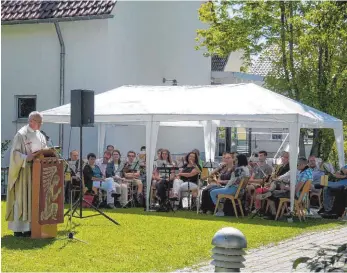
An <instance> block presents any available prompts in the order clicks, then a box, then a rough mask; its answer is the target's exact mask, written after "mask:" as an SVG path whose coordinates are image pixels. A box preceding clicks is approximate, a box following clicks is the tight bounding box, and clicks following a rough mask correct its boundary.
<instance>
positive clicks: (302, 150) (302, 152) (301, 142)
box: [299, 129, 306, 158]
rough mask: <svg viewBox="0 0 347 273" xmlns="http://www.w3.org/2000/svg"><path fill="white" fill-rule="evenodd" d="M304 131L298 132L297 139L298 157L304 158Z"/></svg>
mask: <svg viewBox="0 0 347 273" xmlns="http://www.w3.org/2000/svg"><path fill="white" fill-rule="evenodd" d="M304 139H305V131H304V130H302V129H301V130H300V138H299V157H305V158H306V150H305V142H304Z"/></svg>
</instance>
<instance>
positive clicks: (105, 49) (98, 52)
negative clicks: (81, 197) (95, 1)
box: [1, 1, 210, 155]
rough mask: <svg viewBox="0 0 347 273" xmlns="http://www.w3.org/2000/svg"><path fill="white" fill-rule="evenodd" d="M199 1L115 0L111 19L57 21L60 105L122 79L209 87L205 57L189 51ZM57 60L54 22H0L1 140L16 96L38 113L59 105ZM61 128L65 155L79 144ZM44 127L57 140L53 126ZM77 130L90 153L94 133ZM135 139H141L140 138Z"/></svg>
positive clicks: (9, 132)
mask: <svg viewBox="0 0 347 273" xmlns="http://www.w3.org/2000/svg"><path fill="white" fill-rule="evenodd" d="M199 6H200V2H198V1H191V2H189V1H180V2H179V1H173V2H165V1H163V2H160V1H153V2H144V1H139V2H133V1H120V2H117V4H116V7H115V8H114V11H113V14H114V16H115V17H114V18H113V19H108V20H93V21H79V22H62V23H60V26H61V32H62V36H63V38H64V42H65V50H66V56H65V59H66V67H65V96H64V100H65V103H68V102H70V90H71V89H77V88H78V89H80V88H85V89H91V90H95V92H96V94H97V93H100V92H104V91H107V90H109V89H112V88H115V87H118V86H121V85H124V84H134V85H136V84H148V85H163V83H162V79H163V78H164V77H165V78H168V79H176V80H177V81H178V84H179V85H183V84H190V85H197V84H209V83H210V60H209V58H205V57H203V56H202V52H198V51H195V49H194V46H195V41H194V38H195V35H196V29H198V28H202V27H203V25H202V24H201V23H200V22H199V20H198V13H197V10H198V8H199ZM59 58H60V45H59V40H58V37H57V34H56V32H55V28H54V25H53V24H34V25H15V26H2V61H1V62H2V84H1V87H2V105H1V106H2V111H1V113H2V117H1V129H2V133H1V137H2V139H3V140H5V139H12V137H13V135H14V134H15V132H16V131H17V129H18V128H19V127H20V125H17V126H16V123H14V122H13V120H14V118H15V112H14V107H13V106H14V104H15V98H14V96H15V95H24V94H27V95H37V109H38V110H46V109H50V108H52V107H56V106H58V105H59ZM168 84H170V83H168ZM21 125H22V124H21ZM64 128H65V129H64V132H65V134H64V140H65V141H64V154H65V155H67V150H68V148H70V150H71V149H79V130H78V128H73V129H72V130H70V127H69V126H64ZM42 129H43V130H44V131H46V132H47V133H48V135H50V136H51V137H52V139H53V142H54V143H55V144H57V143H58V125H52V124H44V126H43V128H42ZM83 130H84V140H83V141H84V144H85V145H84V154H86V153H87V152H96V151H97V130H96V129H93V128H85V129H83ZM70 131H71V137H70ZM173 140H174V136H173ZM139 141H140V142H143V143H145V139H143V141H142V137H141V139H140V138H139ZM69 142H70V144H69Z"/></svg>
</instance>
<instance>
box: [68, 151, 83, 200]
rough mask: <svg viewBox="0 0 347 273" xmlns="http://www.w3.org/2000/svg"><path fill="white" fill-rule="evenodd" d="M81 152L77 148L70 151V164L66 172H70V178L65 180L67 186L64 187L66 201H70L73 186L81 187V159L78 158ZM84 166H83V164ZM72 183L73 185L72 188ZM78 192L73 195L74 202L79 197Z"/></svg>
mask: <svg viewBox="0 0 347 273" xmlns="http://www.w3.org/2000/svg"><path fill="white" fill-rule="evenodd" d="M78 156H79V153H78V151H77V150H73V151H71V152H70V157H69V158H68V159H67V163H68V165H66V166H65V173H70V180H68V181H65V187H64V195H65V202H66V203H69V202H70V190H72V189H73V188H79V187H80V181H81V180H80V177H81V176H80V171H79V168H80V165H79V159H78ZM82 168H83V166H82ZM70 185H71V186H72V187H71V188H70ZM78 194H79V193H78V192H75V194H74V196H73V202H74V201H75V200H76V199H77V198H78Z"/></svg>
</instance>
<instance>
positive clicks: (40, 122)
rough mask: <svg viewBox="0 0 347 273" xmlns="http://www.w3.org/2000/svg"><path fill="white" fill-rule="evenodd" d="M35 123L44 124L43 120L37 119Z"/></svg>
mask: <svg viewBox="0 0 347 273" xmlns="http://www.w3.org/2000/svg"><path fill="white" fill-rule="evenodd" d="M33 121H35V122H36V123H37V124H42V123H43V122H42V120H40V121H38V120H36V119H33Z"/></svg>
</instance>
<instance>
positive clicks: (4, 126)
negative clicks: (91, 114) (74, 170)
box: [1, 24, 60, 141]
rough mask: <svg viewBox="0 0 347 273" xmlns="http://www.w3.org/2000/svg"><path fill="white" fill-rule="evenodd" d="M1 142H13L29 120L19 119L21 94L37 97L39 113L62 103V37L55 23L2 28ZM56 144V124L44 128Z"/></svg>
mask: <svg viewBox="0 0 347 273" xmlns="http://www.w3.org/2000/svg"><path fill="white" fill-rule="evenodd" d="M1 31H2V33H1V67H2V69H1V139H2V141H3V140H7V139H12V138H13V136H14V134H15V133H16V132H17V130H18V129H19V128H21V127H22V126H23V125H25V124H26V120H24V121H23V120H22V121H17V120H16V116H17V115H16V109H17V106H16V98H15V96H17V95H36V96H37V110H39V111H41V110H45V109H49V108H51V107H55V106H57V105H58V103H59V54H60V47H59V42H58V38H57V36H56V33H55V29H54V25H52V24H36V25H16V26H1ZM44 127H45V130H46V129H47V131H48V132H47V133H48V134H49V135H52V136H53V138H54V141H57V140H58V131H57V128H56V126H55V125H46V124H45V125H44Z"/></svg>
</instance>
